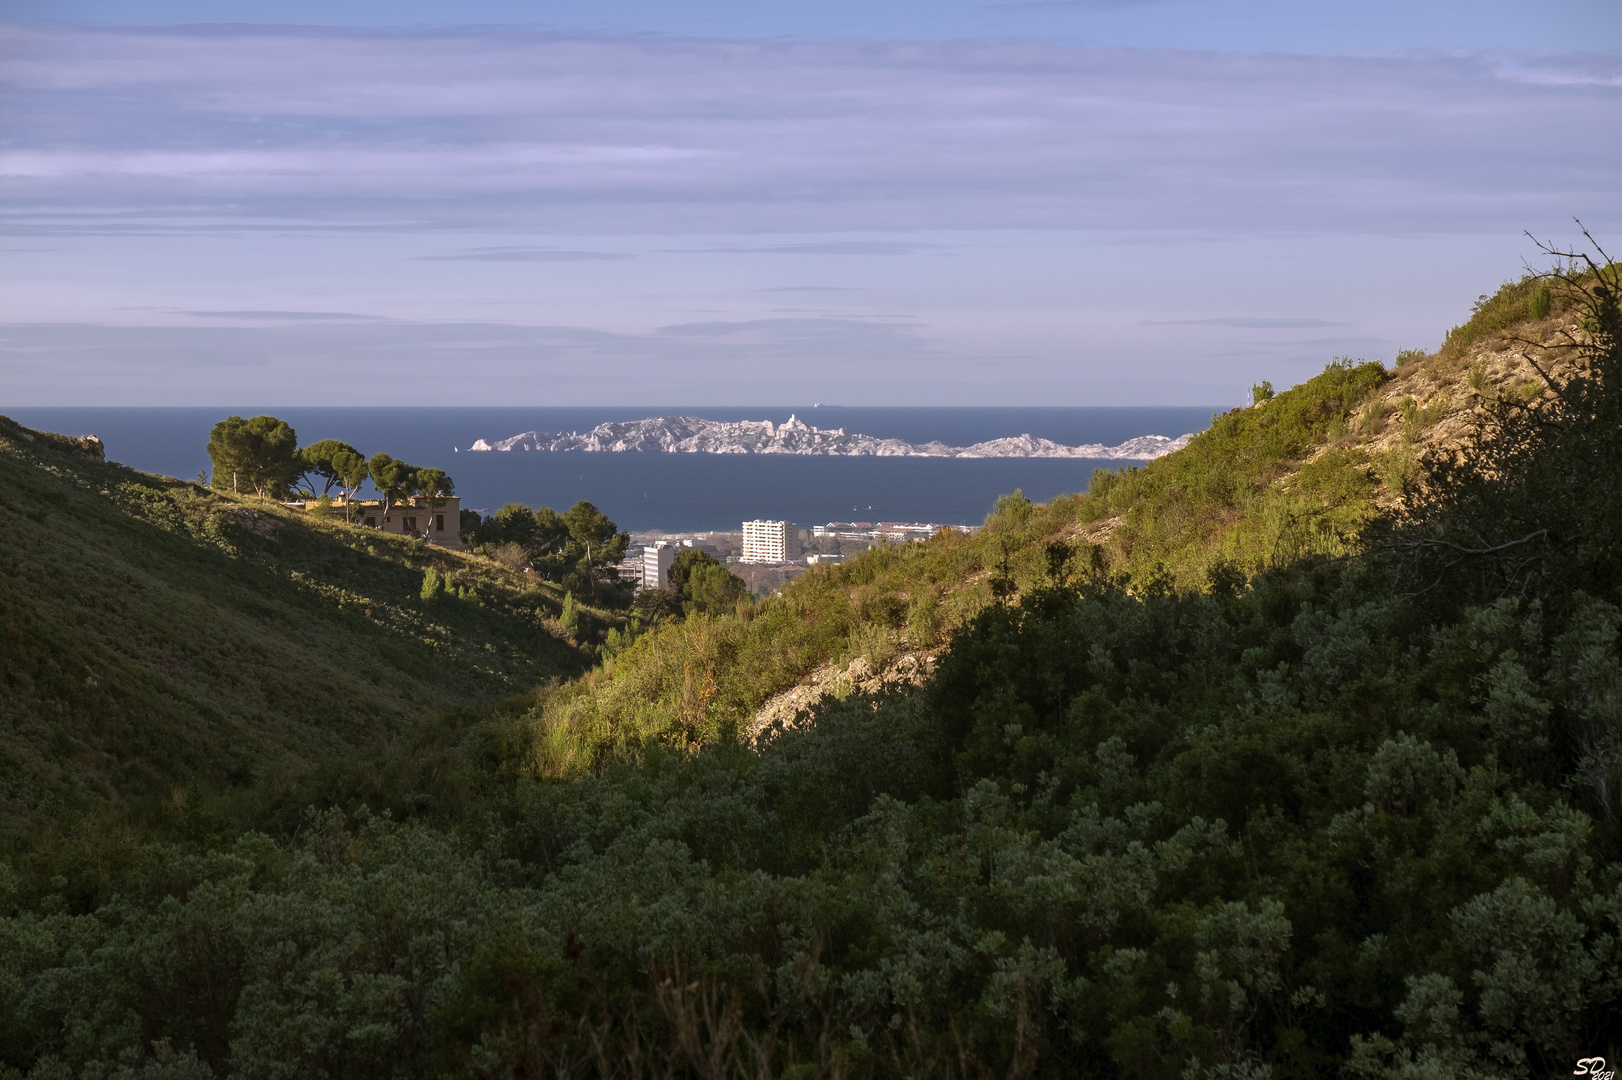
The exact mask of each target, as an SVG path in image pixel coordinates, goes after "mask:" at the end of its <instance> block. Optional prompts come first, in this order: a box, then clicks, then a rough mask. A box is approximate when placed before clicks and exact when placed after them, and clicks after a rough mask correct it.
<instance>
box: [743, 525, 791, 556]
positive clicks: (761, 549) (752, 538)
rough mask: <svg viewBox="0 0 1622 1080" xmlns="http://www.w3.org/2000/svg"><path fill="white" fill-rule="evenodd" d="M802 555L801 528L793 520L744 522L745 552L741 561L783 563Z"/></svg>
mask: <svg viewBox="0 0 1622 1080" xmlns="http://www.w3.org/2000/svg"><path fill="white" fill-rule="evenodd" d="M799 557H800V530H799V527H798V526H797V525H795V524H794V522H792V521H746V522H744V523H743V554H742V555H741V556H740V557H739V559H738V561H739V562H746V563H782V562H794V561H796V560H797V559H799Z"/></svg>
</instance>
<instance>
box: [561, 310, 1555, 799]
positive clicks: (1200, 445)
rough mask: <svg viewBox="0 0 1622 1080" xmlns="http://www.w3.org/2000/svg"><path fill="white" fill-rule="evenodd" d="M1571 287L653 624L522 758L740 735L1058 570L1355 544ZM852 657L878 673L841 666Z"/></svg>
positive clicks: (1229, 578) (1503, 382) (1215, 569)
mask: <svg viewBox="0 0 1622 1080" xmlns="http://www.w3.org/2000/svg"><path fill="white" fill-rule="evenodd" d="M1569 304H1570V298H1569V297H1564V298H1563V297H1560V296H1555V297H1553V298H1552V299H1551V298H1550V297H1549V296H1548V295H1547V293H1546V292H1545V293H1543V294H1539V293H1538V289H1537V282H1536V281H1535V280H1533V279H1531V278H1528V279H1526V280H1523V281H1520V282H1513V283H1510V284H1507V285H1505V286H1504V287H1503V288H1502V289H1500V290H1499V291H1498V292H1497V293H1495V294H1493V295H1491V296H1488V297H1484V298H1483V299H1482V300H1481V301H1480V302H1478V303H1477V304H1476V306H1475V310H1474V312H1473V314H1472V316H1471V318H1470V319H1469V320H1468V321H1467V322H1465V323H1464V324H1462V325H1461V326H1459V327H1455V328H1454V329H1453V330H1452V331H1451V332H1450V333H1449V335H1448V339H1447V343H1446V344H1445V345H1444V346H1443V348H1442V349H1440V350H1439V351H1438V352H1436V353H1432V354H1428V355H1427V354H1418V353H1409V354H1406V355H1405V356H1404V358H1403V359H1404V362H1403V363H1402V365H1401V366H1400V367H1398V368H1396V369H1395V370H1388V369H1386V368H1385V367H1384V366H1383V365H1381V364H1378V363H1364V362H1356V361H1345V360H1341V361H1336V362H1333V363H1331V364H1329V365H1327V366H1326V367H1325V369H1324V370H1323V371H1322V372H1321V373H1320V374H1319V375H1317V376H1315V377H1313V378H1311V379H1308V380H1307V381H1305V382H1303V383H1302V384H1300V385H1299V386H1295V387H1293V388H1290V389H1288V390H1285V391H1283V392H1281V393H1279V394H1277V395H1276V396H1275V397H1273V398H1272V399H1270V400H1267V401H1264V402H1261V403H1259V404H1256V405H1254V406H1251V407H1247V408H1241V409H1234V410H1232V411H1230V412H1228V413H1225V414H1222V415H1219V416H1217V417H1214V418H1213V422H1212V425H1211V427H1210V428H1209V429H1208V430H1207V431H1205V432H1203V433H1201V434H1200V435H1199V436H1198V437H1196V438H1195V439H1194V440H1193V441H1192V442H1191V443H1190V444H1189V445H1188V446H1187V447H1186V448H1184V449H1183V450H1180V451H1178V452H1176V453H1174V454H1170V455H1167V456H1166V457H1163V458H1160V459H1157V460H1156V461H1153V462H1151V463H1149V464H1148V465H1145V466H1143V467H1140V468H1129V469H1124V470H1120V471H1109V470H1099V471H1098V472H1097V473H1095V474H1094V476H1093V479H1092V486H1091V490H1090V492H1088V493H1086V494H1082V495H1067V496H1061V497H1059V498H1056V499H1053V500H1052V501H1050V502H1048V503H1046V504H1044V505H1032V504H1031V503H1030V502H1028V501H1027V500H1025V499H1024V498H1023V497H1020V496H1018V495H1014V496H1008V497H1005V498H1003V499H1001V500H999V502H998V504H997V506H996V508H995V509H994V511H993V512H992V514H991V515H990V516H988V518H987V519H986V523H985V527H984V528H983V529H982V530H980V531H979V532H977V533H975V534H974V535H973V536H963V535H961V534H958V533H951V532H947V533H942V534H941V535H939V536H936V537H934V538H933V539H931V540H928V541H926V542H924V543H917V544H906V545H901V546H899V547H891V548H878V549H875V550H872V551H869V552H867V553H865V554H863V555H861V556H859V557H857V558H855V559H853V560H851V561H850V562H848V563H845V564H843V565H839V566H818V567H814V568H812V569H811V570H809V571H807V572H806V573H805V574H803V575H802V576H801V577H799V578H798V579H797V580H796V581H794V582H793V583H792V584H791V585H789V586H788V587H787V588H785V589H784V591H783V594H782V595H781V596H779V597H772V598H770V599H767V600H765V601H763V602H761V603H759V604H756V605H753V606H748V605H744V606H740V608H739V610H738V611H737V612H736V613H734V614H728V615H725V616H723V617H720V618H709V617H699V616H695V617H692V618H689V619H687V620H686V621H684V622H677V623H673V624H667V625H665V626H663V627H659V628H657V629H656V630H655V631H654V632H653V633H651V634H649V635H647V636H646V637H644V638H643V639H641V640H640V641H638V643H637V644H636V646H635V647H633V648H631V649H629V650H627V651H625V652H623V653H621V654H620V655H619V656H617V657H615V658H613V659H611V660H609V661H607V662H606V663H605V664H604V665H603V666H602V667H601V668H600V669H598V670H596V671H594V672H592V673H591V674H590V675H589V676H587V677H585V678H583V679H581V680H578V681H576V682H574V683H572V684H568V685H566V686H564V687H562V688H561V689H560V690H559V691H558V692H557V693H555V694H553V695H552V696H551V697H550V698H549V699H548V700H547V701H546V703H545V704H544V705H543V706H542V707H540V708H539V709H537V711H536V712H535V713H534V714H533V715H532V717H531V730H532V732H533V737H534V743H533V746H532V748H531V751H530V760H531V762H532V764H533V767H534V768H535V769H536V770H537V771H539V772H542V773H549V774H559V775H561V774H568V773H570V772H573V771H576V770H579V769H590V768H596V767H599V766H600V765H601V764H602V763H603V762H604V761H607V760H612V759H615V758H619V757H624V756H627V755H634V754H635V753H636V752H637V750H638V748H639V747H641V746H642V745H644V744H645V743H646V742H647V741H649V740H654V741H658V742H661V743H664V744H667V745H673V746H682V747H686V746H693V745H701V744H704V743H706V742H710V741H713V740H715V739H717V738H724V737H728V733H736V734H740V735H748V734H750V733H751V732H752V731H753V730H755V729H757V728H758V726H759V724H760V723H761V722H762V721H763V718H764V717H765V716H766V715H768V714H767V713H763V712H762V709H763V707H765V706H767V705H768V703H771V702H773V699H774V698H775V697H776V696H777V695H781V694H785V693H789V692H791V691H793V692H794V697H793V699H792V700H790V701H789V705H790V708H789V709H788V710H783V709H773V710H769V712H771V713H775V714H776V715H782V713H783V712H784V711H788V712H792V706H793V705H795V704H797V703H799V702H800V701H803V700H805V699H806V698H807V695H806V693H805V692H804V691H795V688H796V687H798V686H808V687H811V688H812V690H813V691H814V693H813V694H812V695H811V696H812V697H814V696H815V694H817V693H822V692H825V691H826V692H832V693H845V692H849V691H852V690H856V689H861V688H862V685H863V683H864V681H865V683H866V685H867V686H868V687H869V688H871V687H872V686H874V685H876V684H882V683H884V682H885V680H884V679H883V677H882V676H884V675H885V674H887V673H890V674H893V673H896V672H897V671H898V670H900V669H899V668H898V663H899V664H901V665H908V663H909V662H908V661H907V658H908V657H909V656H910V657H913V658H915V660H916V659H927V658H928V657H929V656H930V655H931V654H933V653H936V652H938V651H939V649H940V647H942V646H941V643H942V642H944V640H945V635H946V633H947V632H948V631H949V630H950V629H951V628H952V627H954V626H957V625H961V624H962V623H964V622H966V621H967V620H968V619H970V618H972V617H973V616H974V614H975V613H977V612H978V611H980V610H981V609H983V608H984V607H985V606H986V605H987V604H989V603H991V602H992V601H993V599H994V597H995V596H996V595H997V593H998V592H999V591H1000V592H1002V593H1003V594H1004V595H1008V596H1010V597H1012V596H1017V595H1018V594H1020V593H1023V592H1027V591H1029V590H1030V589H1031V588H1032V587H1034V586H1037V585H1040V584H1043V583H1047V582H1051V581H1054V580H1055V579H1056V578H1057V579H1063V580H1064V581H1067V582H1070V583H1077V582H1081V581H1086V580H1089V579H1091V580H1096V581H1099V582H1101V583H1102V582H1104V581H1109V582H1113V583H1116V584H1123V585H1125V587H1126V589H1127V590H1128V591H1129V592H1133V593H1137V594H1139V595H1155V594H1160V593H1167V592H1190V591H1192V592H1209V591H1213V590H1214V591H1227V590H1231V589H1233V588H1235V587H1237V586H1238V585H1240V584H1242V583H1243V581H1244V580H1245V579H1247V578H1250V577H1253V576H1254V575H1256V574H1258V573H1261V572H1263V571H1265V570H1267V569H1268V568H1269V567H1274V566H1287V565H1291V564H1295V563H1297V562H1298V561H1299V560H1300V559H1302V558H1306V557H1312V556H1321V557H1332V558H1333V557H1344V556H1349V555H1353V554H1355V553H1357V552H1359V551H1360V550H1363V548H1364V547H1365V546H1366V544H1367V539H1366V537H1367V536H1368V535H1369V529H1370V527H1371V526H1373V525H1374V524H1376V523H1377V522H1378V521H1380V520H1381V518H1382V515H1384V514H1386V513H1388V512H1389V511H1390V510H1391V508H1392V507H1393V506H1395V504H1396V503H1397V502H1398V500H1399V499H1400V498H1401V497H1402V494H1403V492H1404V491H1405V490H1408V489H1410V488H1412V487H1413V486H1414V485H1417V484H1422V483H1423V481H1424V467H1423V462H1424V460H1425V458H1426V456H1427V455H1430V454H1434V453H1437V452H1445V451H1447V450H1449V449H1450V448H1452V447H1454V446H1456V445H1457V442H1458V440H1459V439H1460V438H1461V437H1463V433H1464V432H1465V431H1466V430H1467V429H1469V428H1470V426H1471V425H1472V424H1473V423H1474V419H1473V418H1474V417H1475V416H1476V413H1477V410H1478V407H1479V406H1480V405H1482V404H1483V403H1484V402H1486V401H1488V400H1490V399H1491V398H1492V397H1493V396H1495V395H1502V394H1520V395H1523V396H1524V395H1527V394H1536V393H1539V392H1542V390H1541V388H1542V386H1543V383H1542V382H1541V380H1539V379H1537V378H1535V377H1534V376H1535V374H1536V373H1535V371H1534V370H1533V368H1532V367H1531V365H1530V364H1529V363H1528V361H1527V360H1526V359H1525V356H1524V355H1523V354H1524V353H1525V352H1526V351H1527V348H1526V345H1525V341H1534V342H1535V341H1545V340H1549V339H1550V338H1551V336H1553V335H1556V334H1558V333H1560V332H1562V331H1568V332H1569V331H1573V330H1574V329H1576V327H1575V324H1574V323H1572V319H1573V318H1574V317H1575V316H1574V314H1573V312H1572V310H1571V309H1570V306H1569ZM1523 339H1524V340H1523ZM1531 352H1532V354H1533V356H1534V359H1536V357H1537V356H1538V355H1540V353H1539V350H1537V349H1536V348H1533V349H1531ZM1551 362H1552V361H1551ZM853 661H859V663H858V664H857V667H856V669H854V670H855V671H857V672H858V673H871V675H872V676H876V677H863V676H860V675H858V676H852V675H850V674H848V673H849V672H851V671H852V669H851V668H850V665H851V663H852V662H853ZM905 670H907V671H910V672H921V671H923V670H925V668H923V667H915V666H906V667H905ZM893 681H895V680H892V682H893Z"/></svg>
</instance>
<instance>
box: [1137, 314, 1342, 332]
mask: <svg viewBox="0 0 1622 1080" xmlns="http://www.w3.org/2000/svg"><path fill="white" fill-rule="evenodd" d="M1138 325H1139V326H1231V327H1233V328H1235V329H1238V330H1310V329H1313V328H1316V327H1322V326H1346V325H1348V324H1346V323H1343V322H1330V321H1328V320H1326V319H1252V318H1244V317H1241V316H1230V317H1226V318H1220V319H1142V320H1140V321H1139V322H1138Z"/></svg>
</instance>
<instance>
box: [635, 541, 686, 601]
mask: <svg viewBox="0 0 1622 1080" xmlns="http://www.w3.org/2000/svg"><path fill="white" fill-rule="evenodd" d="M679 551H681V548H680V547H678V546H677V545H676V544H673V543H671V542H670V541H669V540H660V541H658V542H657V543H652V544H649V545H648V546H646V547H644V548H643V549H642V588H644V589H657V588H658V587H659V586H661V585H668V584H670V567H671V564H673V563H674V562H675V561H676V553H677V552H679Z"/></svg>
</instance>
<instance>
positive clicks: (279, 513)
mask: <svg viewBox="0 0 1622 1080" xmlns="http://www.w3.org/2000/svg"><path fill="white" fill-rule="evenodd" d="M0 532H3V535H4V538H5V539H4V543H3V544H0V660H3V662H0V672H3V675H0V679H3V684H4V693H3V696H0V821H3V823H4V827H5V828H6V829H7V830H9V831H11V832H12V833H14V834H15V833H16V832H17V831H19V830H26V829H27V828H28V827H29V826H30V824H31V823H33V822H38V821H40V820H43V819H45V818H48V817H51V816H53V815H55V814H57V813H59V812H60V811H62V810H65V809H71V808H73V807H75V806H82V805H86V804H88V803H94V802H98V801H101V800H104V799H107V798H119V797H127V796H143V797H158V798H163V799H182V798H184V797H186V792H187V790H188V785H193V784H201V785H204V786H205V787H208V788H219V787H223V786H237V785H242V784H245V783H248V782H251V781H252V780H254V779H258V778H262V777H263V776H265V775H266V774H267V773H271V772H274V771H275V770H277V769H278V768H279V767H281V766H285V765H291V764H297V763H301V762H308V761H311V760H314V759H317V758H319V757H321V756H323V755H327V754H331V753H335V752H341V751H344V750H348V749H352V748H354V747H357V746H361V745H365V744H368V743H371V742H375V741H376V740H379V739H385V738H387V737H388V736H390V734H391V733H393V732H395V731H397V730H399V729H400V728H401V727H402V726H403V725H405V724H406V723H408V722H409V721H411V720H414V719H417V718H420V717H423V716H425V715H428V714H430V713H432V712H436V711H439V710H443V709H445V708H447V707H450V706H453V705H456V704H459V703H467V702H471V701H477V700H485V699H490V698H494V697H499V696H502V695H506V694H510V693H512V692H515V691H520V690H527V689H529V688H530V687H532V686H533V685H534V684H535V683H536V682H537V681H539V680H541V679H544V678H546V677H549V676H551V675H555V674H566V673H568V672H569V671H571V670H573V669H574V668H575V667H576V663H577V662H576V660H575V657H574V654H573V652H572V650H571V649H569V647H568V646H567V645H565V644H563V643H562V642H560V641H558V640H557V639H556V638H555V637H553V636H552V634H551V633H550V632H549V631H548V629H547V626H546V624H545V623H544V622H543V620H544V619H545V617H546V616H548V615H549V614H551V613H552V612H554V611H555V601H554V600H553V599H552V598H551V597H550V595H549V594H546V593H541V592H536V591H529V592H521V591H519V590H518V589H516V588H514V587H513V586H512V585H510V584H508V583H506V582H505V581H503V580H502V579H503V575H502V572H501V571H500V570H499V569H498V568H495V567H493V566H491V565H489V564H482V561H480V560H474V559H469V558H466V557H463V556H458V555H455V554H452V553H448V552H444V551H439V550H436V549H432V548H427V547H425V546H423V545H420V544H418V543H416V542H414V541H409V540H404V539H402V538H397V537H386V536H383V535H381V534H378V533H377V532H375V531H373V530H361V529H358V528H352V527H347V526H343V525H339V524H318V523H313V522H309V521H308V520H307V519H304V518H303V517H302V516H301V515H299V514H296V513H289V512H285V511H283V510H281V509H280V508H279V507H275V506H267V505H263V504H256V503H255V502H253V501H252V500H235V499H232V498H230V497H222V496H220V495H217V494H214V493H210V492H207V491H205V490H203V489H201V488H198V487H197V486H195V485H193V484H189V483H184V482H179V481H174V480H169V479H163V478H158V477H152V476H148V475H145V474H142V473H138V472H135V471H133V470H130V469H126V468H124V467H122V466H119V465H116V464H105V463H102V462H98V461H95V460H93V459H92V458H91V457H89V456H87V455H86V454H85V453H84V452H83V451H82V450H81V449H80V448H79V447H78V446H77V445H76V444H75V443H74V442H73V441H72V440H68V439H64V438H61V437H59V436H54V435H48V434H44V433H40V432H30V431H27V430H26V429H23V428H21V427H20V426H18V425H17V424H15V423H13V422H11V421H10V420H7V419H4V418H0ZM428 566H437V567H439V568H440V569H442V570H444V569H452V570H454V572H455V574H456V575H457V577H456V579H455V580H456V581H457V582H458V583H459V584H460V585H461V586H462V587H463V588H464V589H473V590H475V591H476V593H477V598H469V599H458V598H456V597H454V596H446V595H443V594H441V595H439V596H437V597H435V598H434V599H432V600H428V601H425V600H423V599H422V598H421V596H420V593H421V591H422V588H421V587H422V581H423V574H424V569H425V568H426V567H428Z"/></svg>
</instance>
